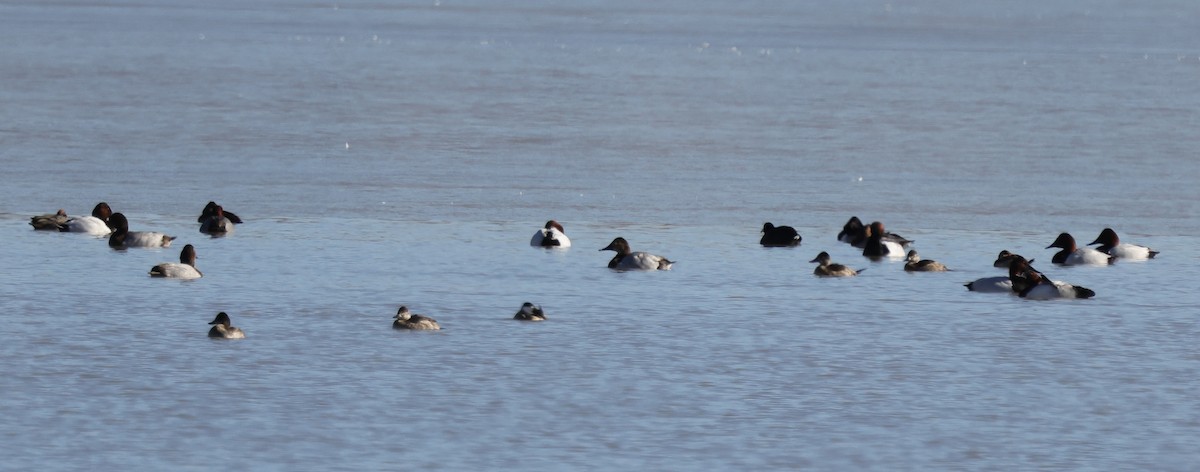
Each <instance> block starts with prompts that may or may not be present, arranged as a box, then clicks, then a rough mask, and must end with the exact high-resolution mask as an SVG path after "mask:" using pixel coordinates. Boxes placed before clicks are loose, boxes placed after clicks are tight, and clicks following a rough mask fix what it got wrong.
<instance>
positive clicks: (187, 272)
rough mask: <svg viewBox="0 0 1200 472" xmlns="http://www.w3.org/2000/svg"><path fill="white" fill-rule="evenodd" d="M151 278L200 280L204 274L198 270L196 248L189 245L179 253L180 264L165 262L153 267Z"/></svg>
mask: <svg viewBox="0 0 1200 472" xmlns="http://www.w3.org/2000/svg"><path fill="white" fill-rule="evenodd" d="M150 276H151V277H166V278H169V279H198V278H200V277H203V276H204V274H201V273H200V271H199V270H197V269H196V248H195V247H192V245H191V244H188V245H186V246H184V247H183V250H182V251H180V252H179V263H174V262H164V263H162V264H159V265H156V266H154V267H151V268H150Z"/></svg>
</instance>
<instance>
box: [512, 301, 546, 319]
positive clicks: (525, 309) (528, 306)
mask: <svg viewBox="0 0 1200 472" xmlns="http://www.w3.org/2000/svg"><path fill="white" fill-rule="evenodd" d="M513 319H514V320H521V321H546V313H545V312H544V311H542V307H540V306H534V305H533V304H532V303H529V302H525V304H524V305H521V309H520V310H517V314H516V315H513Z"/></svg>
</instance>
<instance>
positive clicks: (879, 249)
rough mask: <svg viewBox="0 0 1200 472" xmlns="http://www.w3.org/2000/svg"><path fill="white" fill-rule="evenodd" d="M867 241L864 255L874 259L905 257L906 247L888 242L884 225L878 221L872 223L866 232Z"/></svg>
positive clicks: (864, 245)
mask: <svg viewBox="0 0 1200 472" xmlns="http://www.w3.org/2000/svg"><path fill="white" fill-rule="evenodd" d="M866 234H867V241H866V242H865V243H863V255H864V256H867V257H870V258H872V259H878V258H881V257H904V245H903V244H901V243H899V242H896V241H892V240H888V239H887V238H885V237H884V236H885V235H886V234H887V231H886V230H884V229H883V223H880V222H878V221H876V222H873V223H871V225H870V226H868V227H867V230H866Z"/></svg>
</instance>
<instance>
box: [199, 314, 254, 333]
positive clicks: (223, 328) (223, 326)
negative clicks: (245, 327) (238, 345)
mask: <svg viewBox="0 0 1200 472" xmlns="http://www.w3.org/2000/svg"><path fill="white" fill-rule="evenodd" d="M208 324H210V325H213V327H212V329H210V330H208V337H210V338H219V339H244V338H245V337H246V333H245V332H243V331H242V329H241V328H236V327H233V326H230V325H229V315H227V314H225V312H223V311H222V312H220V313H217V317H216V318H214V319H213V320H212V321H211V322H210V323H208Z"/></svg>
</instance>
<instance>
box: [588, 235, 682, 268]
mask: <svg viewBox="0 0 1200 472" xmlns="http://www.w3.org/2000/svg"><path fill="white" fill-rule="evenodd" d="M601 251H616V252H617V255H615V256H613V258H612V259H611V260H609V261H608V268H609V269H617V270H630V269H633V270H671V265H672V264H674V262H672V261H669V260H667V258H665V257H663V256H656V255H654V254H650V253H648V252H631V251H630V250H629V243H628V242H627V241H625V238H620V237H619V238H616V239H613V240H612V242H611V243H608V246H605V247H604V248H603V249H601Z"/></svg>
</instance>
